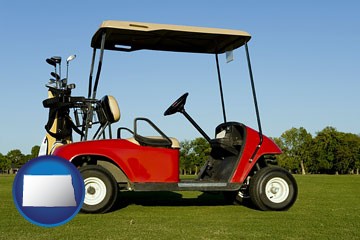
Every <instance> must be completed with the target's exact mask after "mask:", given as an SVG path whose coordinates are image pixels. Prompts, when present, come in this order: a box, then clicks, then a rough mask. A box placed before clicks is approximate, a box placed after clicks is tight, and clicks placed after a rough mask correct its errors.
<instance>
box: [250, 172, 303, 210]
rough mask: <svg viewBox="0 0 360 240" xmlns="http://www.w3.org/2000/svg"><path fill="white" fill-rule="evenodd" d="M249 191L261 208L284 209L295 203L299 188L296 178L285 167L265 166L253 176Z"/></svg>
mask: <svg viewBox="0 0 360 240" xmlns="http://www.w3.org/2000/svg"><path fill="white" fill-rule="evenodd" d="M249 193H250V198H251V201H252V202H253V204H254V205H255V206H256V207H257V208H259V209H260V210H263V211H267V210H273V211H282V210H287V209H289V208H290V207H291V206H292V205H293V204H294V203H295V201H296V198H297V193H298V188H297V184H296V181H295V178H294V177H293V176H292V175H291V174H290V173H289V172H288V171H286V170H285V169H283V168H280V167H265V168H262V169H260V170H259V171H258V172H257V173H256V174H255V175H254V177H252V178H251V180H250V188H249Z"/></svg>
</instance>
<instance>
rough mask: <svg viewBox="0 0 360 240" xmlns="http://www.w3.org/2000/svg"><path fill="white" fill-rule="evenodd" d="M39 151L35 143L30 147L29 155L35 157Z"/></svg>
mask: <svg viewBox="0 0 360 240" xmlns="http://www.w3.org/2000/svg"><path fill="white" fill-rule="evenodd" d="M39 151H40V146H38V145H35V146H33V147H32V148H31V154H30V157H31V159H32V158H36V157H37V156H38V155H39Z"/></svg>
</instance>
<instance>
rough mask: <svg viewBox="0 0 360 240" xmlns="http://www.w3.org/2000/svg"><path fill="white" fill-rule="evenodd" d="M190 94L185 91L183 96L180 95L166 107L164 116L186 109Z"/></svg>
mask: <svg viewBox="0 0 360 240" xmlns="http://www.w3.org/2000/svg"><path fill="white" fill-rule="evenodd" d="M188 95H189V93H185V94H183V95H182V96H181V97H179V98H178V99H177V100H176V101H175V102H174V103H173V104H171V106H170V107H169V108H168V109H166V111H165V112H164V116H168V115H172V114H174V113H177V112H181V111H182V110H184V106H185V103H186V98H187V96H188Z"/></svg>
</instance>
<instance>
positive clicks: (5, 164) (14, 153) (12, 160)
mask: <svg viewBox="0 0 360 240" xmlns="http://www.w3.org/2000/svg"><path fill="white" fill-rule="evenodd" d="M39 150H40V146H34V147H32V148H31V153H30V154H23V153H22V152H21V151H20V150H19V149H14V150H11V151H9V152H8V153H7V154H6V155H3V154H2V153H0V173H16V171H17V170H18V169H19V168H20V167H21V166H22V165H24V164H25V163H26V162H28V161H29V160H30V159H33V158H35V157H37V156H38V154H39Z"/></svg>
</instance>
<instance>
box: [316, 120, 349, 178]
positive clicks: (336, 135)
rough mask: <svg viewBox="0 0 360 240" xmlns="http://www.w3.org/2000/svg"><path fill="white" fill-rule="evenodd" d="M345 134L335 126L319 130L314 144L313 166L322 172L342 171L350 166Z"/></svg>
mask: <svg viewBox="0 0 360 240" xmlns="http://www.w3.org/2000/svg"><path fill="white" fill-rule="evenodd" d="M344 142H345V141H344V134H343V133H340V132H338V131H337V130H336V129H335V128H334V127H326V128H324V129H323V130H322V131H320V132H318V133H317V135H316V137H315V138H314V144H313V164H312V166H313V168H314V170H316V172H320V173H336V174H337V173H339V172H340V173H342V172H344V171H346V169H347V168H348V166H349V159H348V158H347V156H348V151H347V150H346V149H345V147H344V146H345V145H344Z"/></svg>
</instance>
